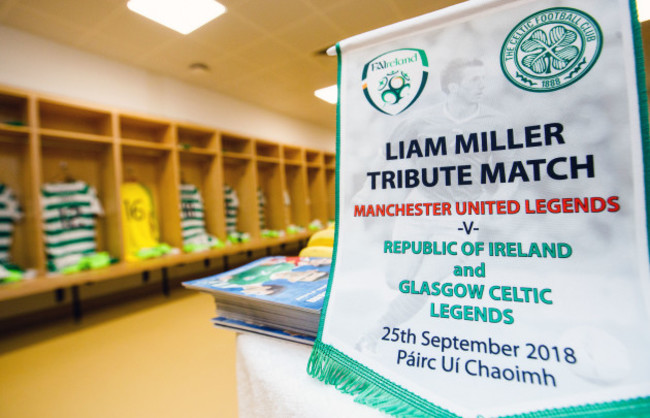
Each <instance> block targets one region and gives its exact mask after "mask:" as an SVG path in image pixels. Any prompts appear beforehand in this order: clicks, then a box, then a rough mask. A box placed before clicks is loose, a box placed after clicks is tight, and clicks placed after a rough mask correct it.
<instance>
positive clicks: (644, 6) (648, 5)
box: [636, 0, 650, 22]
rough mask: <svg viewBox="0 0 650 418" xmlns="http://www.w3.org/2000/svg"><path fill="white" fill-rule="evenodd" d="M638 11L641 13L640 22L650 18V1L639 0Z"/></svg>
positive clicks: (637, 3)
mask: <svg viewBox="0 0 650 418" xmlns="http://www.w3.org/2000/svg"><path fill="white" fill-rule="evenodd" d="M636 11H637V13H638V14H639V22H645V21H646V20H650V1H648V0H637V2H636Z"/></svg>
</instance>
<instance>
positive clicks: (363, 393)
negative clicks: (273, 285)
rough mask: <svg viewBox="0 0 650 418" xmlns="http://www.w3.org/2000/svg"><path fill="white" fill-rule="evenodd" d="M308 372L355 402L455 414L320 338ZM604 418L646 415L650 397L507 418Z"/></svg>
mask: <svg viewBox="0 0 650 418" xmlns="http://www.w3.org/2000/svg"><path fill="white" fill-rule="evenodd" d="M307 373H309V375H310V376H312V377H314V378H316V379H318V380H320V381H321V382H323V383H325V384H327V385H331V386H334V387H335V388H336V389H338V390H339V391H341V392H343V393H346V394H348V395H352V396H354V397H355V398H354V401H355V402H358V403H360V404H364V405H368V406H370V407H373V408H375V409H379V410H380V411H383V412H385V413H387V414H390V415H394V416H399V417H409V418H410V417H422V418H425V417H458V415H456V414H454V413H452V412H450V411H448V410H446V409H444V408H441V407H439V406H436V405H434V404H432V403H431V402H429V401H427V400H425V399H423V398H421V397H420V396H418V395H415V394H414V393H411V392H409V391H408V390H406V389H404V388H403V387H401V386H399V385H397V384H395V383H393V382H391V381H389V380H388V379H386V378H384V377H382V376H380V375H379V374H377V373H376V372H374V371H372V370H371V369H369V368H368V367H366V366H364V365H362V364H361V363H359V362H357V361H355V360H353V359H351V358H350V357H348V356H346V355H345V354H343V353H341V352H340V351H338V350H337V349H335V348H334V347H332V346H330V345H327V344H325V343H323V342H321V341H320V340H317V341H316V342H315V344H314V349H313V351H312V353H311V357H310V358H309V363H307ZM584 416H597V417H599V418H600V417H604V418H629V417H649V416H650V397H643V398H636V399H630V400H623V401H615V402H604V403H599V404H587V405H580V406H572V407H567V408H557V409H546V410H541V411H535V412H530V413H525V414H518V415H511V416H509V417H508V418H535V417H545V418H549V417H550V418H572V417H584Z"/></svg>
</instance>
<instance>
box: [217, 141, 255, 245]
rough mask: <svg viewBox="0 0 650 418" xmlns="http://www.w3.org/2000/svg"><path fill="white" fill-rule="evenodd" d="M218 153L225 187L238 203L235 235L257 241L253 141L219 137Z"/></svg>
mask: <svg viewBox="0 0 650 418" xmlns="http://www.w3.org/2000/svg"><path fill="white" fill-rule="evenodd" d="M221 149H222V153H223V161H222V164H223V181H224V186H225V185H228V186H230V187H231V188H233V190H234V191H235V193H236V194H237V199H238V200H239V209H238V218H237V232H243V233H249V234H250V235H251V238H252V239H259V237H260V225H259V220H258V219H257V193H256V190H257V180H256V178H255V171H254V167H253V163H254V162H253V140H252V139H248V138H243V137H239V136H235V135H232V134H225V133H222V135H221Z"/></svg>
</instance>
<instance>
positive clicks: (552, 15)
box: [501, 7, 602, 92]
mask: <svg viewBox="0 0 650 418" xmlns="http://www.w3.org/2000/svg"><path fill="white" fill-rule="evenodd" d="M601 47H602V33H601V31H600V27H599V26H598V23H596V21H595V20H594V19H592V18H591V16H589V15H587V14H586V13H583V12H581V11H580V10H576V9H570V8H562V7H557V8H553V9H547V10H542V11H540V12H537V13H535V14H533V15H531V16H529V17H527V18H526V19H524V20H522V21H521V22H519V23H518V24H517V26H515V28H514V29H513V30H512V31H511V32H510V34H509V35H508V37H507V38H506V40H505V42H504V43H503V47H502V48H501V68H502V69H503V73H504V74H505V75H506V77H508V79H509V80H510V81H511V82H512V83H513V84H514V85H515V86H517V87H520V88H522V89H524V90H529V91H535V92H546V91H554V90H559V89H561V88H564V87H567V86H569V85H571V84H573V83H575V82H576V81H578V80H579V79H580V78H582V76H584V75H585V74H587V73H588V72H589V70H590V69H591V67H593V65H594V64H595V63H596V60H597V59H598V55H599V54H600V50H601Z"/></svg>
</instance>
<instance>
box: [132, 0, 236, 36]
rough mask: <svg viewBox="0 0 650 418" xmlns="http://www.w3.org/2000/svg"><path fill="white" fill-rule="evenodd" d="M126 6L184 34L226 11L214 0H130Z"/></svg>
mask: <svg viewBox="0 0 650 418" xmlns="http://www.w3.org/2000/svg"><path fill="white" fill-rule="evenodd" d="M126 6H127V7H128V8H129V9H130V10H132V11H134V12H136V13H138V14H141V15H142V16H144V17H146V18H147V19H151V20H153V21H155V22H158V23H160V24H161V25H164V26H167V27H168V28H170V29H173V30H175V31H177V32H180V33H182V34H183V35H187V34H188V33H190V32H192V31H193V30H195V29H197V28H199V27H201V26H203V25H205V24H206V23H208V22H209V21H211V20H212V19H214V18H216V17H217V16H219V15H221V14H223V13H224V12H225V11H226V8H225V7H224V6H223V5H222V4H221V3H217V2H216V1H214V0H129V2H128V3H127V4H126Z"/></svg>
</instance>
